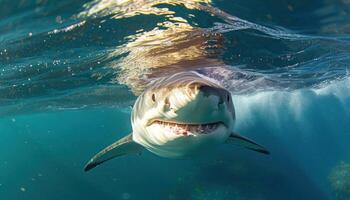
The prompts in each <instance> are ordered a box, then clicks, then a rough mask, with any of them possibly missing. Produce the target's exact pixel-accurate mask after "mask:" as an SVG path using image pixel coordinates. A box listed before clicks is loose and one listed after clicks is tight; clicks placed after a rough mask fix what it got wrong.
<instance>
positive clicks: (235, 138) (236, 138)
mask: <svg viewBox="0 0 350 200" xmlns="http://www.w3.org/2000/svg"><path fill="white" fill-rule="evenodd" d="M227 143H230V144H235V145H238V146H243V147H245V148H247V149H250V150H253V151H256V152H259V153H263V154H270V152H269V151H268V150H267V149H266V148H265V147H263V146H261V145H259V144H257V143H256V142H254V141H253V140H251V139H248V138H246V137H243V136H241V135H240V134H238V133H233V132H232V133H231V135H230V136H229V138H228V140H227Z"/></svg>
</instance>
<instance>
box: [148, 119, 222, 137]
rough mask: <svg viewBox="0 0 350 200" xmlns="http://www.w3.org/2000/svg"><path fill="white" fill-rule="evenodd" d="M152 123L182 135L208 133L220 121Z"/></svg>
mask: <svg viewBox="0 0 350 200" xmlns="http://www.w3.org/2000/svg"><path fill="white" fill-rule="evenodd" d="M152 124H156V125H158V126H160V127H162V128H163V129H165V130H167V131H170V132H174V133H176V134H179V135H180V134H182V135H185V136H187V135H191V134H192V135H196V134H209V133H212V132H214V131H215V130H216V129H217V128H218V127H219V126H220V125H221V124H223V123H222V122H214V123H207V124H186V123H175V122H166V121H160V120H156V121H154V122H153V123H152Z"/></svg>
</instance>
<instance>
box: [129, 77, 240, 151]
mask: <svg viewBox="0 0 350 200" xmlns="http://www.w3.org/2000/svg"><path fill="white" fill-rule="evenodd" d="M131 121H132V127H133V140H134V141H135V142H136V143H138V144H140V145H142V146H143V147H145V148H146V149H148V150H149V151H151V152H153V153H155V154H157V155H159V156H163V157H172V158H181V157H187V156H190V155H192V154H195V153H198V152H201V151H202V150H205V149H208V147H211V146H215V145H217V144H221V143H223V142H224V141H226V140H227V138H228V137H229V135H230V133H231V130H232V129H233V125H234V121H235V110H234V106H233V103H232V99H231V94H230V92H229V91H227V90H226V89H224V88H223V87H222V86H220V85H219V84H218V83H217V82H216V81H214V80H211V79H210V78H208V77H205V76H203V75H200V74H198V73H196V72H182V73H177V74H174V75H172V76H169V77H165V78H161V79H158V80H157V81H156V82H154V83H153V84H152V85H151V86H150V87H149V88H148V89H147V90H145V91H144V92H143V93H142V94H141V95H140V96H139V98H138V99H137V100H136V102H135V105H134V108H133V112H132V117H131Z"/></svg>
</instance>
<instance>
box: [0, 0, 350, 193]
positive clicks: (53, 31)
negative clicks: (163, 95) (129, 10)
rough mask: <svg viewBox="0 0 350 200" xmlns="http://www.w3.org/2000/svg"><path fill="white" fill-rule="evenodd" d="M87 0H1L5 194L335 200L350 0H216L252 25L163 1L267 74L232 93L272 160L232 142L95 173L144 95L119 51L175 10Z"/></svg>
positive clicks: (0, 171) (346, 116)
mask: <svg viewBox="0 0 350 200" xmlns="http://www.w3.org/2000/svg"><path fill="white" fill-rule="evenodd" d="M86 3H89V2H88V1H50V2H49V1H8V0H3V1H1V4H0V199H4V200H12V199H15V200H17V199H53V200H56V199H334V194H333V193H334V191H333V189H332V187H331V182H330V179H329V176H330V173H331V170H332V169H333V168H334V167H335V166H337V165H338V164H339V162H341V161H345V162H350V148H349V142H348V141H350V80H349V78H348V71H349V65H348V63H349V60H350V51H349V50H350V45H349V39H350V37H349V34H348V33H349V27H348V21H349V19H350V16H349V11H350V5H349V4H348V3H347V1H336V0H324V1H308V2H304V1H273V0H269V1H266V2H262V1H257V0H255V1H253V0H252V1H226V0H225V1H214V2H212V3H211V5H212V6H214V7H216V8H218V9H221V10H224V11H225V12H227V13H229V14H230V15H231V16H237V17H239V18H241V19H244V20H247V21H249V22H251V23H252V24H253V25H254V26H252V24H248V25H249V26H250V28H242V27H238V28H237V26H238V25H237V24H230V22H229V21H224V20H223V19H221V18H219V17H216V16H212V15H211V14H210V13H208V12H206V11H202V10H196V9H188V8H186V7H185V6H183V5H182V4H175V5H170V4H167V3H162V4H160V5H157V6H158V7H166V8H168V9H169V10H173V11H174V12H175V14H174V15H175V16H179V17H183V18H185V19H187V20H188V24H190V25H191V26H193V27H200V28H203V29H210V28H213V27H216V28H214V29H215V30H216V31H218V32H221V33H222V34H223V35H224V38H225V42H224V45H223V48H222V49H223V51H222V52H221V53H220V59H222V60H223V61H224V63H225V64H226V65H228V66H229V69H231V70H232V71H235V70H240V72H241V73H243V74H246V73H249V74H253V75H252V77H253V78H252V77H248V78H246V77H245V76H242V77H243V78H245V79H246V83H247V85H248V86H250V89H249V90H247V91H245V92H243V93H240V90H237V89H235V88H231V90H232V93H233V102H234V104H235V107H236V112H237V122H236V127H235V130H236V131H238V132H240V133H241V134H243V135H246V136H249V137H250V138H254V140H256V141H258V142H259V143H261V144H263V145H264V146H266V147H267V148H268V149H269V150H270V151H271V155H270V156H264V155H260V154H257V153H255V152H250V151H247V150H245V149H240V148H237V147H233V146H230V145H223V146H221V147H219V148H218V149H216V150H213V152H212V153H211V154H208V155H203V156H202V157H198V158H194V159H191V160H171V159H165V158H159V157H157V156H155V155H153V154H151V153H149V152H144V153H143V154H142V155H136V156H130V157H123V158H118V159H115V160H112V161H109V162H108V163H106V164H104V165H102V166H100V167H98V168H96V169H94V170H93V171H91V172H89V173H85V172H83V167H84V164H85V163H86V161H87V160H89V159H90V157H91V156H92V155H94V154H95V153H96V152H97V151H99V150H100V149H101V148H103V147H105V146H106V145H108V144H110V143H112V142H113V141H115V140H117V139H118V138H120V137H122V136H124V135H126V134H128V133H130V131H131V125H130V120H129V118H130V111H131V108H130V105H132V104H133V102H134V100H135V98H136V96H135V95H134V94H133V93H132V92H131V91H130V90H129V88H128V86H126V85H124V84H121V83H119V82H118V79H116V77H117V76H118V75H120V68H118V67H117V68H115V67H114V65H117V66H118V64H120V65H123V64H124V63H123V62H121V60H122V58H125V57H126V54H127V53H125V52H122V53H121V54H113V55H112V56H106V55H111V54H110V52H113V51H115V50H116V49H120V48H122V47H123V46H124V45H126V44H128V43H130V42H132V40H133V39H132V38H131V39H130V36H135V35H136V34H137V33H142V32H147V31H150V30H152V29H153V28H154V27H157V26H158V24H157V23H159V22H164V21H168V20H169V18H167V17H166V16H165V15H155V14H149V15H148V14H140V15H136V16H132V17H120V18H117V19H116V18H115V13H113V12H112V11H111V12H109V13H107V14H103V13H102V14H101V13H98V14H96V15H92V16H79V13H82V12H84V11H86V10H88V8H89V7H88V6H86V5H89V4H86ZM84 5H85V6H84ZM217 22H220V23H222V24H225V25H226V26H227V27H228V28H227V27H226V28H222V26H220V27H221V28H217V26H216V25H217V24H216V23H217ZM72 25H73V26H72ZM245 26H247V24H245ZM69 27H70V28H69ZM67 28H68V29H67ZM235 28H237V29H235ZM119 61H120V63H119ZM254 77H262V79H263V80H264V81H261V82H256V79H255V78H254ZM230 78H232V79H230ZM234 78H237V77H229V79H228V80H226V81H228V83H232V84H233V83H234ZM238 78H239V77H238ZM259 80H260V79H259ZM230 81H233V82H230ZM250 81H251V82H250Z"/></svg>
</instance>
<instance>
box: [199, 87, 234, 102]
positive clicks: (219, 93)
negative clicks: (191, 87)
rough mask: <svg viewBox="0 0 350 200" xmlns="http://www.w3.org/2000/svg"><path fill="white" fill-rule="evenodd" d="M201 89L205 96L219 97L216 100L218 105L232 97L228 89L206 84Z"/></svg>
mask: <svg viewBox="0 0 350 200" xmlns="http://www.w3.org/2000/svg"><path fill="white" fill-rule="evenodd" d="M199 91H200V93H201V94H202V95H203V97H205V98H210V97H212V99H217V100H216V101H215V102H216V104H217V106H220V105H222V104H224V103H225V102H227V101H229V98H230V94H229V93H228V92H227V91H226V90H224V89H221V88H217V87H212V86H207V85H204V86H200V87H199Z"/></svg>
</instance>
